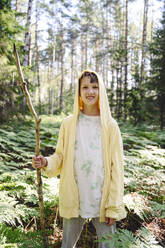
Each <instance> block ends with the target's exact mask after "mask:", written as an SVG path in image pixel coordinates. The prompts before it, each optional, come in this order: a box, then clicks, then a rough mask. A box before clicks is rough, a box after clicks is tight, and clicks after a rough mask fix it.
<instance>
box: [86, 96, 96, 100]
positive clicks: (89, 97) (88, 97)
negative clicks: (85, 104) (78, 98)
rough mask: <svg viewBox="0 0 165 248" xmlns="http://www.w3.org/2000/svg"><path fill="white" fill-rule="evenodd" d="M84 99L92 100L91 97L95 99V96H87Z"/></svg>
mask: <svg viewBox="0 0 165 248" xmlns="http://www.w3.org/2000/svg"><path fill="white" fill-rule="evenodd" d="M86 99H87V100H93V99H95V96H87V97H86Z"/></svg>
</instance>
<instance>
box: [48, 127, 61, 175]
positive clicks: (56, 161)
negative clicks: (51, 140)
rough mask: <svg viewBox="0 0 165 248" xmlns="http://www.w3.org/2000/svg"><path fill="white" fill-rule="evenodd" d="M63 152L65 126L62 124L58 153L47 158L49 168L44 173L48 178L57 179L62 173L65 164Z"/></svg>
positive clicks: (57, 146) (57, 147)
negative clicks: (63, 163)
mask: <svg viewBox="0 0 165 248" xmlns="http://www.w3.org/2000/svg"><path fill="white" fill-rule="evenodd" d="M63 150H64V124H63V122H62V124H61V127H60V131H59V136H58V141H57V145H56V151H55V153H54V154H53V155H51V156H49V157H46V158H47V160H48V166H47V167H45V168H44V173H45V174H46V175H47V176H48V177H56V176H57V175H59V174H60V173H61V168H62V162H63Z"/></svg>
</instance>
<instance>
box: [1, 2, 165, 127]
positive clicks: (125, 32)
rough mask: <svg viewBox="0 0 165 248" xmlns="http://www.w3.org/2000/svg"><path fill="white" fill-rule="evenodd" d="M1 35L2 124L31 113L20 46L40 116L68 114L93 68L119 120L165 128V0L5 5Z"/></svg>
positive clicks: (2, 14) (113, 112)
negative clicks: (82, 77) (82, 78)
mask: <svg viewBox="0 0 165 248" xmlns="http://www.w3.org/2000/svg"><path fill="white" fill-rule="evenodd" d="M139 5H141V8H139ZM136 6H137V9H136ZM158 6H161V9H160V8H159V12H160V14H161V15H162V17H161V19H158V15H156V11H155V9H157V10H158ZM0 37H1V39H0V56H1V59H0V115H1V119H0V120H1V123H2V122H5V121H8V119H11V118H15V117H17V118H20V117H21V116H22V115H23V114H25V113H26V105H25V104H24V99H23V94H22V91H21V89H20V87H19V84H18V77H17V72H16V67H15V60H14V57H13V52H12V50H13V43H14V42H15V43H16V45H17V49H18V50H19V55H20V57H21V61H22V64H23V70H24V74H25V78H26V81H27V82H28V87H29V90H30V92H31V94H32V96H33V101H34V104H35V105H36V107H37V108H38V112H39V114H58V113H60V112H64V113H65V114H68V113H70V112H71V111H72V105H73V98H74V91H75V88H76V84H77V78H78V75H79V73H80V72H81V71H82V70H83V69H86V68H90V69H93V70H95V71H97V72H98V73H99V74H100V75H101V76H102V77H103V80H104V83H105V85H106V88H107V92H108V97H109V102H110V107H111V111H112V114H113V116H114V117H115V118H117V119H120V120H129V121H131V122H133V123H134V124H135V125H136V124H138V123H142V122H144V121H145V122H147V123H149V124H153V125H159V126H160V127H161V129H163V127H164V125H165V103H164V102H165V100H164V99H165V83H164V81H165V70H164V68H165V4H164V3H163V1H153V0H111V1H109V0H103V1H98V0H80V1H71V0H47V1H45V0H23V1H20V0H2V1H1V2H0Z"/></svg>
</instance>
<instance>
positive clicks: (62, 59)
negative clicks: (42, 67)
mask: <svg viewBox="0 0 165 248" xmlns="http://www.w3.org/2000/svg"><path fill="white" fill-rule="evenodd" d="M60 69H61V85H60V102H59V104H60V112H61V111H62V109H63V88H64V30H63V26H62V24H61V68H60Z"/></svg>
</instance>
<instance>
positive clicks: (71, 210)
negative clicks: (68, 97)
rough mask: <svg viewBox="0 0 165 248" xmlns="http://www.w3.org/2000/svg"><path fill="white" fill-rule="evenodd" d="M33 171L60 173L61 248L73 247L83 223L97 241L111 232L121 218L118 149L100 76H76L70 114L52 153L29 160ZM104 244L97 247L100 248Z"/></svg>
mask: <svg viewBox="0 0 165 248" xmlns="http://www.w3.org/2000/svg"><path fill="white" fill-rule="evenodd" d="M32 164H33V167H34V168H43V169H44V171H45V173H46V175H47V176H49V177H52V176H57V175H58V174H60V175H61V176H60V191H59V207H60V215H61V216H62V217H63V241H62V248H73V247H76V243H77V241H78V238H79V236H80V234H81V231H82V228H83V225H84V222H85V220H86V219H88V218H90V219H92V222H93V224H94V226H95V228H96V233H97V235H98V238H99V239H100V238H101V237H102V236H103V235H104V234H105V233H108V234H110V233H114V231H115V222H116V220H120V219H122V218H124V217H125V216H126V215H125V209H124V206H123V189H124V186H123V185H124V183H123V178H124V170H123V147H122V139H121V135H120V130H119V128H118V125H117V123H116V121H115V120H114V119H113V118H112V116H111V113H110V109H109V103H108V99H107V95H106V90H105V87H104V84H103V82H102V80H101V78H100V77H99V75H98V74H97V73H95V72H93V71H90V70H85V71H84V72H83V73H82V74H81V75H80V77H79V80H78V87H77V91H76V95H75V101H74V113H73V115H72V116H69V117H67V118H66V119H64V120H63V122H62V124H61V128H60V132H59V138H58V142H57V146H56V152H55V153H54V154H53V155H52V156H50V157H47V158H44V157H43V156H40V157H34V158H33V160H32ZM107 247H109V245H108V244H105V243H99V248H107Z"/></svg>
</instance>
